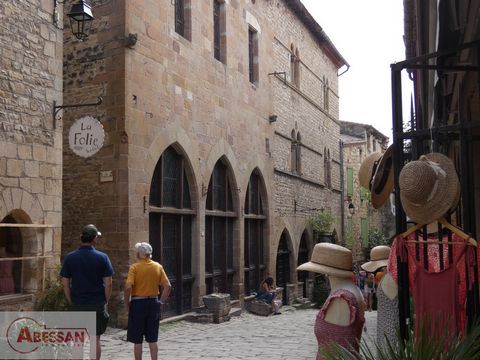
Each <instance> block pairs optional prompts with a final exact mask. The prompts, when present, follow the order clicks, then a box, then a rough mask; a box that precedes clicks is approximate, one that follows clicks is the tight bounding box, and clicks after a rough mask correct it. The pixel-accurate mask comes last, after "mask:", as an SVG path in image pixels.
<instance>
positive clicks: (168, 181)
mask: <svg viewBox="0 0 480 360" xmlns="http://www.w3.org/2000/svg"><path fill="white" fill-rule="evenodd" d="M162 157H163V204H162V205H163V206H169V207H178V206H179V204H178V200H177V199H179V196H180V187H179V182H180V174H181V173H180V167H181V163H180V156H178V154H177V153H176V151H175V150H174V149H173V148H171V147H169V148H168V149H167V150H165V152H164V153H163V155H162Z"/></svg>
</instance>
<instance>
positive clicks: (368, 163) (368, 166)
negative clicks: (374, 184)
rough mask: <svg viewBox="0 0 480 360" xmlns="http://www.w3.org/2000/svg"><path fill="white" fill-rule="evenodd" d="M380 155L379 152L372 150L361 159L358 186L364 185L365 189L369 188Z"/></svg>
mask: <svg viewBox="0 0 480 360" xmlns="http://www.w3.org/2000/svg"><path fill="white" fill-rule="evenodd" d="M381 157H382V153H381V152H374V153H372V154H370V155H368V156H367V157H366V158H365V159H364V160H363V161H362V163H361V164H360V169H359V170H358V182H359V183H360V186H362V187H364V188H365V189H369V188H370V181H371V180H372V177H373V175H374V174H375V170H376V169H377V165H378V162H379V160H380V159H381Z"/></svg>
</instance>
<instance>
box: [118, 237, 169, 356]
mask: <svg viewBox="0 0 480 360" xmlns="http://www.w3.org/2000/svg"><path fill="white" fill-rule="evenodd" d="M135 252H136V255H137V259H138V261H137V262H136V263H134V264H133V265H131V266H130V269H129V270H128V277H127V281H126V283H125V290H124V296H125V306H126V310H127V313H128V330H127V341H129V342H131V343H133V344H134V346H133V350H134V355H135V360H141V359H142V343H143V338H144V337H145V341H146V342H147V343H148V346H149V347H150V356H151V358H152V360H157V359H158V345H157V341H158V327H159V325H160V305H163V304H164V303H165V302H166V301H167V298H168V295H169V294H170V289H171V287H172V286H171V285H170V281H169V280H168V277H167V274H166V273H165V271H164V270H163V267H162V265H160V264H159V263H158V262H156V261H152V259H151V257H152V246H151V245H150V244H149V243H146V242H142V243H137V244H135ZM160 287H161V288H162V293H161V296H160V299H159V298H158V296H159V293H160V291H159V290H160Z"/></svg>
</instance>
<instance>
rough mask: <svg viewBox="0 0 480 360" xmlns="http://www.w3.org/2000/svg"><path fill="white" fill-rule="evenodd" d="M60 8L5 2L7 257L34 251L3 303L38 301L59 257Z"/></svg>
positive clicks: (2, 145) (1, 207)
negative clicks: (57, 110)
mask: <svg viewBox="0 0 480 360" xmlns="http://www.w3.org/2000/svg"><path fill="white" fill-rule="evenodd" d="M57 10H58V11H59V16H60V20H61V14H60V13H61V12H62V10H61V8H60V9H57ZM54 12H55V9H54V3H53V1H40V0H33V1H32V0H29V1H27V0H18V1H2V2H1V4H0V17H1V19H2V27H1V28H2V30H1V31H0V54H1V56H0V249H1V250H2V251H3V248H5V250H6V253H4V254H0V257H15V258H17V257H28V259H25V260H15V261H14V264H13V275H12V276H13V278H14V282H15V289H14V291H12V289H7V290H6V291H5V289H1V288H0V309H2V310H6V309H10V310H18V309H23V310H28V309H31V308H32V306H33V300H34V298H35V295H36V294H38V291H40V290H42V286H44V285H45V283H46V280H47V279H48V277H49V275H52V276H55V274H54V272H50V271H49V270H51V269H53V268H54V266H55V265H56V264H58V262H59V259H60V247H61V221H62V220H61V217H62V216H61V214H62V128H61V124H60V122H57V121H55V119H54V118H53V116H52V111H53V106H54V101H57V102H60V103H61V99H62V51H63V48H62V44H63V32H62V30H61V28H60V27H59V26H57V25H55V23H54V21H53V19H54ZM6 223H10V225H8V226H7V225H6ZM38 225H43V226H38Z"/></svg>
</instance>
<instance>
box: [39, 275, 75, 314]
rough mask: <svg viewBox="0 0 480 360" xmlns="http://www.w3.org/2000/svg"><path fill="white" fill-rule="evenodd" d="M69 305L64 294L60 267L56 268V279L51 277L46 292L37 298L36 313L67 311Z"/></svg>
mask: <svg viewBox="0 0 480 360" xmlns="http://www.w3.org/2000/svg"><path fill="white" fill-rule="evenodd" d="M68 308H69V305H68V301H67V298H66V297H65V294H64V293H63V286H62V279H61V277H60V265H59V266H58V267H57V268H56V271H55V278H54V279H52V278H51V277H49V278H48V279H47V282H46V286H45V290H44V291H43V292H42V293H41V294H40V295H39V296H38V297H37V300H36V302H35V310H36V311H65V310H68Z"/></svg>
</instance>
